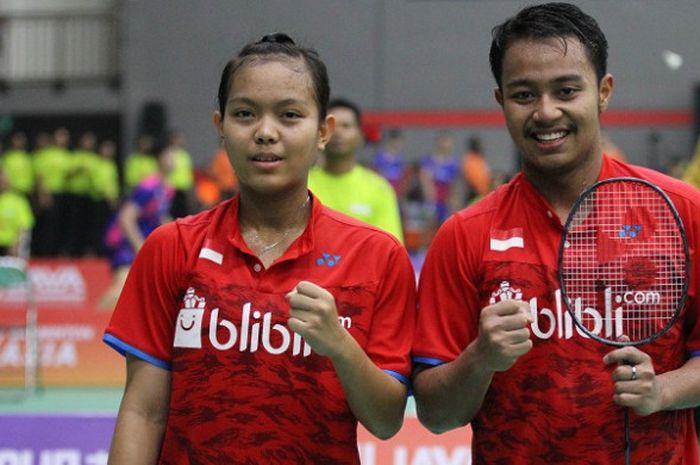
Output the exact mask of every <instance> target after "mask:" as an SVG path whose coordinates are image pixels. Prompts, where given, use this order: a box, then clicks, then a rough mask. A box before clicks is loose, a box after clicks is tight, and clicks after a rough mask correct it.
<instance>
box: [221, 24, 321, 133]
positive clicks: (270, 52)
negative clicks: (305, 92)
mask: <svg viewBox="0 0 700 465" xmlns="http://www.w3.org/2000/svg"><path fill="white" fill-rule="evenodd" d="M279 59H287V60H302V61H303V62H304V64H305V65H306V67H307V69H308V71H309V74H310V75H311V79H312V82H313V90H314V99H315V100H316V104H317V106H318V113H319V119H320V120H321V121H323V120H324V119H325V118H326V114H327V112H328V99H329V96H330V93H331V89H330V84H329V83H328V72H327V70H326V65H325V64H324V63H323V61H321V58H320V56H319V55H318V52H316V50H313V49H310V48H304V47H300V46H298V45H297V44H296V43H295V42H294V40H293V39H292V38H291V37H289V36H288V35H287V34H284V33H281V32H278V33H275V34H268V35H266V36H264V37H263V38H262V39H260V40H259V41H257V42H254V43H250V44H248V45H246V46H245V47H243V48H242V49H241V51H240V52H239V53H238V56H237V57H236V58H234V59H232V60H230V61H229V62H228V63H227V64H226V66H225V67H224V70H223V71H222V73H221V81H220V83H219V95H218V100H219V111H220V112H221V115H222V117H223V115H224V114H225V110H226V102H227V101H228V95H229V90H230V86H231V81H232V80H233V77H234V76H235V74H236V72H238V70H239V69H241V68H242V67H243V66H245V65H247V64H250V63H252V62H254V61H274V60H279Z"/></svg>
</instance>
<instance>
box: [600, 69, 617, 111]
mask: <svg viewBox="0 0 700 465" xmlns="http://www.w3.org/2000/svg"><path fill="white" fill-rule="evenodd" d="M614 85H615V80H614V79H613V76H612V74H610V73H608V74H606V75H605V76H603V79H601V80H600V85H599V86H598V97H599V100H598V108H599V111H600V112H601V113H602V112H604V111H605V110H607V109H608V104H609V103H610V98H611V97H612V93H613V87H614Z"/></svg>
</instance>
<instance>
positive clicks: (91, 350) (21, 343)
mask: <svg viewBox="0 0 700 465" xmlns="http://www.w3.org/2000/svg"><path fill="white" fill-rule="evenodd" d="M27 274H28V285H13V286H4V287H0V373H3V372H5V373H12V372H13V371H14V372H21V369H22V367H23V366H24V361H25V360H24V358H25V333H24V331H23V329H22V327H21V326H22V325H23V323H24V321H25V318H24V316H25V315H26V313H25V312H26V310H27V308H28V306H29V305H34V306H35V307H36V311H37V315H38V328H37V335H38V348H39V364H40V369H39V383H40V385H42V386H47V387H51V386H62V387H70V386H83V387H91V386H121V385H123V383H124V376H125V366H124V359H123V358H122V357H121V356H120V355H118V354H117V353H116V352H115V351H114V350H112V349H110V348H109V347H108V346H107V345H106V344H104V343H103V342H102V333H103V332H104V328H105V326H106V325H107V323H108V321H109V318H110V316H111V309H109V308H106V309H102V308H100V307H99V300H100V298H101V297H102V295H104V293H105V292H106V291H107V289H108V288H109V286H110V285H111V282H112V276H111V271H110V268H109V264H108V262H107V261H105V260H100V259H94V260H92V259H89V260H32V261H30V263H29V269H28V273H27ZM2 382H3V379H2V376H0V383H2Z"/></svg>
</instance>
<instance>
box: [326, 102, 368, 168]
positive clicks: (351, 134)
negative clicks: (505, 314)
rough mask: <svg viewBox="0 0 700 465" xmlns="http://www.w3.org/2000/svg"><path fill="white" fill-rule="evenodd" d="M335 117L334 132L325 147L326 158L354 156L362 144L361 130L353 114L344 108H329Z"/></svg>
mask: <svg viewBox="0 0 700 465" xmlns="http://www.w3.org/2000/svg"><path fill="white" fill-rule="evenodd" d="M328 112H329V113H331V114H333V115H335V132H334V133H333V136H332V137H331V140H330V141H329V142H328V145H327V146H326V156H328V157H347V156H354V155H355V153H356V152H357V150H358V149H359V148H360V145H361V144H362V130H361V129H360V125H359V122H358V121H357V119H356V118H355V113H353V111H352V110H350V109H349V108H345V107H335V108H330V109H329V111H328Z"/></svg>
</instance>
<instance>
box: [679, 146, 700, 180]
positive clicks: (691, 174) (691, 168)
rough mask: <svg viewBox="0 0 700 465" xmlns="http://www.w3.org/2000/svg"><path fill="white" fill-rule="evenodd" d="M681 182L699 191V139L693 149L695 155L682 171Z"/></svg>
mask: <svg viewBox="0 0 700 465" xmlns="http://www.w3.org/2000/svg"><path fill="white" fill-rule="evenodd" d="M683 181H685V182H687V183H688V184H692V185H693V186H695V187H696V188H698V189H700V137H698V142H697V145H696V147H695V155H694V156H693V158H692V159H691V160H690V161H689V162H688V165H687V166H686V167H685V169H684V170H683Z"/></svg>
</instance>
